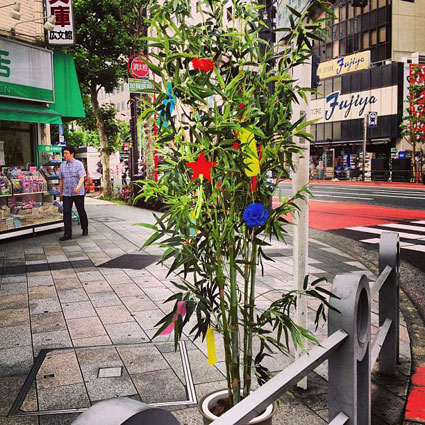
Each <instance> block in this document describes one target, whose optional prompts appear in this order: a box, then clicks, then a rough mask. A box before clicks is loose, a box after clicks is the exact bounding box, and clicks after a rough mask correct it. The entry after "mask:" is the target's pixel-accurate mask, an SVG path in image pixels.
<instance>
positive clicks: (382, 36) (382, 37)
mask: <svg viewBox="0 0 425 425" xmlns="http://www.w3.org/2000/svg"><path fill="white" fill-rule="evenodd" d="M386 41H387V27H380V28H379V42H380V43H385V42H386Z"/></svg>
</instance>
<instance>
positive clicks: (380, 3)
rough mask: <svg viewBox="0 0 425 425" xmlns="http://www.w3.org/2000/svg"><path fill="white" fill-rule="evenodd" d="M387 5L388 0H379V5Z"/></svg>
mask: <svg viewBox="0 0 425 425" xmlns="http://www.w3.org/2000/svg"><path fill="white" fill-rule="evenodd" d="M386 5H387V1H386V0H378V7H384V6H386Z"/></svg>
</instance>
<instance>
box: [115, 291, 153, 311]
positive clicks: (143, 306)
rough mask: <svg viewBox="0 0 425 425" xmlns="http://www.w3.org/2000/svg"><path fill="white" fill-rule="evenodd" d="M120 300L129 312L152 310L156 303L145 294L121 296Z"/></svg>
mask: <svg viewBox="0 0 425 425" xmlns="http://www.w3.org/2000/svg"><path fill="white" fill-rule="evenodd" d="M121 301H122V302H123V303H124V305H125V306H126V307H127V308H128V310H129V311H130V312H131V313H136V312H138V311H146V310H154V309H156V308H157V306H156V304H155V303H154V302H153V301H151V300H150V299H149V298H148V297H147V296H146V295H138V296H135V297H121Z"/></svg>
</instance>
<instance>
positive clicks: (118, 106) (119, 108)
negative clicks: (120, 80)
mask: <svg viewBox="0 0 425 425" xmlns="http://www.w3.org/2000/svg"><path fill="white" fill-rule="evenodd" d="M117 111H118V112H119V111H121V104H120V103H117Z"/></svg>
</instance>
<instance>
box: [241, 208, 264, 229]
mask: <svg viewBox="0 0 425 425" xmlns="http://www.w3.org/2000/svg"><path fill="white" fill-rule="evenodd" d="M242 216H243V219H244V221H245V223H246V225H247V226H248V227H259V226H262V225H263V224H264V223H265V222H266V221H267V219H268V218H269V212H268V211H267V210H266V207H265V206H264V205H263V204H260V203H258V202H254V203H252V204H250V205H248V206H247V207H246V208H245V209H244V211H243V215H242Z"/></svg>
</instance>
